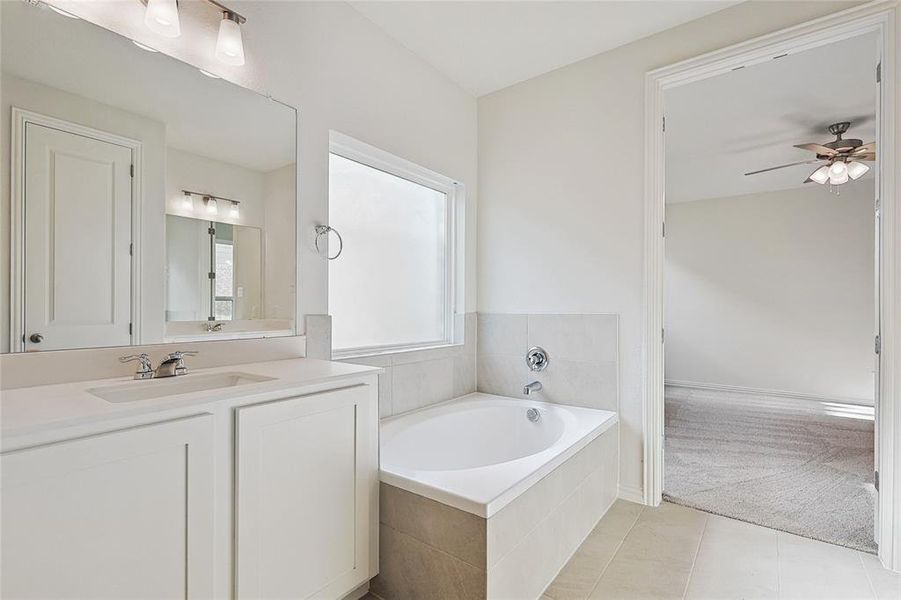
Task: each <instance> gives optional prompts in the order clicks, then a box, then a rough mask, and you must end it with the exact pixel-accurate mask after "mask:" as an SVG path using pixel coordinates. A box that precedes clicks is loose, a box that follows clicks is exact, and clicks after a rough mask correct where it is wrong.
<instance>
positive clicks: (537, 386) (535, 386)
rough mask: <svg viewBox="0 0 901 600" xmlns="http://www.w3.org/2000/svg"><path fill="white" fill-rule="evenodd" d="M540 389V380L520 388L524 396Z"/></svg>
mask: <svg viewBox="0 0 901 600" xmlns="http://www.w3.org/2000/svg"><path fill="white" fill-rule="evenodd" d="M540 391H541V382H540V381H533V382H532V383H530V384H528V385H526V386H525V387H524V388H522V393H523V394H525V395H526V396H528V395H529V394H531V393H533V392H540Z"/></svg>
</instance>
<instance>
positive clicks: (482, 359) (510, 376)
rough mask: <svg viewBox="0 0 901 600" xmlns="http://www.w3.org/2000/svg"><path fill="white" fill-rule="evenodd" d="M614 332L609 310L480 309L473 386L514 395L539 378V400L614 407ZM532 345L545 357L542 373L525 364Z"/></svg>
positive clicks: (616, 327) (616, 326)
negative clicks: (516, 311) (513, 311)
mask: <svg viewBox="0 0 901 600" xmlns="http://www.w3.org/2000/svg"><path fill="white" fill-rule="evenodd" d="M618 330H619V321H618V316H617V315H613V314H565V315H564V314H528V315H527V314H500V313H479V316H478V344H477V347H478V360H477V364H478V390H479V391H480V392H485V393H488V394H498V395H501V396H512V397H515V398H519V397H522V388H523V386H524V385H525V384H526V383H528V382H530V381H540V382H541V383H542V385H543V386H544V389H543V390H542V391H541V392H539V393H538V394H537V395H536V396H535V398H536V399H538V400H544V401H547V402H557V403H560V404H570V405H574V406H584V407H588V408H600V409H605V410H613V411H615V410H617V398H618V389H617V385H618V383H617V382H618V372H617V349H618V344H619V331H618ZM532 346H541V347H543V348H544V349H545V350H547V352H548V355H549V356H550V359H551V360H550V364H549V365H548V367H547V368H546V369H545V370H544V371H540V372H532V371H530V370H529V369H528V367H527V366H526V362H525V355H526V352H527V351H528V349H529V348H531V347H532Z"/></svg>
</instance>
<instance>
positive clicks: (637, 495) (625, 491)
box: [617, 484, 644, 504]
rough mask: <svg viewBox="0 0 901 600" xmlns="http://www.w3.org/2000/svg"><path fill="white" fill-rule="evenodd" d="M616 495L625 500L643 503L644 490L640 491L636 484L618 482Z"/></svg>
mask: <svg viewBox="0 0 901 600" xmlns="http://www.w3.org/2000/svg"><path fill="white" fill-rule="evenodd" d="M617 497H618V498H619V499H621V500H626V501H627V502H634V503H636V504H644V492H642V490H641V488H640V487H638V486H637V485H623V484H619V491H618V493H617Z"/></svg>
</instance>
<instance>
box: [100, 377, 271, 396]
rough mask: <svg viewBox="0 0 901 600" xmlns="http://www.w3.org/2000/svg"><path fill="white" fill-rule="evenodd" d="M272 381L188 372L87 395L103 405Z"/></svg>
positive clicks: (267, 378)
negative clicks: (103, 403)
mask: <svg viewBox="0 0 901 600" xmlns="http://www.w3.org/2000/svg"><path fill="white" fill-rule="evenodd" d="M273 379H274V378H273V377H264V376H262V375H251V374H250V373H209V374H206V375H204V374H200V375H195V374H193V373H189V374H187V375H179V376H177V377H164V378H161V379H148V380H146V381H135V382H134V383H123V384H120V385H111V386H107V387H98V388H91V389H89V390H88V392H89V393H91V394H93V395H95V396H97V397H98V398H102V399H104V400H106V401H107V402H135V401H137V400H150V399H151V398H164V397H166V396H177V395H179V394H190V393H191V392H203V391H207V390H217V389H222V388H231V387H235V386H239V385H247V384H250V383H259V382H261V381H272V380H273Z"/></svg>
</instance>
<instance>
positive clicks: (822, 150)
mask: <svg viewBox="0 0 901 600" xmlns="http://www.w3.org/2000/svg"><path fill="white" fill-rule="evenodd" d="M795 148H800V149H801V150H810V151H811V152H816V153H817V154H823V155H825V156H835V155H836V154H838V152H836V151H835V150H833V149H832V148H827V147H826V146H823V145H822V144H795Z"/></svg>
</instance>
